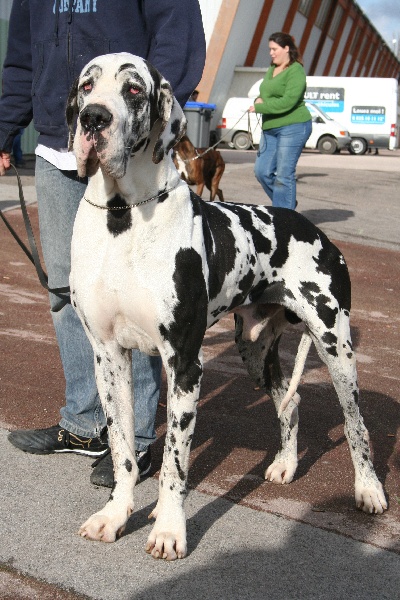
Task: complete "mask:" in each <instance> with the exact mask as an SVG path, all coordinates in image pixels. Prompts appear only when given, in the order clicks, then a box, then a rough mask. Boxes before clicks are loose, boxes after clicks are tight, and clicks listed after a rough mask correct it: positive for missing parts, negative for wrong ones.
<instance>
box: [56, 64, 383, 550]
mask: <svg viewBox="0 0 400 600" xmlns="http://www.w3.org/2000/svg"><path fill="white" fill-rule="evenodd" d="M76 115H78V118H77V130H76V135H75V139H74V144H73V147H74V150H75V154H76V158H77V163H78V172H79V174H80V175H81V176H84V175H89V176H90V180H89V185H88V188H87V191H86V193H85V196H84V198H83V199H82V202H81V204H80V207H79V211H78V214H77V218H76V222H75V228H74V235H73V242H72V272H71V281H70V282H71V290H72V292H71V293H72V299H73V304H74V306H75V308H76V310H77V311H78V313H79V315H80V318H81V320H82V323H83V324H84V327H85V329H86V332H87V334H88V336H89V338H90V341H91V343H92V345H93V349H94V354H95V368H96V377H97V384H98V388H99V393H100V396H101V400H102V404H103V407H104V411H105V414H106V415H107V423H108V429H109V436H110V445H111V450H112V457H113V463H114V468H115V482H116V483H115V486H114V488H113V491H112V493H111V496H110V499H109V501H108V502H107V504H106V505H105V507H104V509H103V510H101V511H99V512H97V513H96V514H94V515H93V516H91V517H90V518H89V519H88V521H86V523H84V524H83V525H82V527H81V529H80V534H81V535H82V536H84V537H87V538H89V539H93V540H102V541H106V542H111V541H114V540H115V539H116V537H117V536H118V535H119V534H120V533H121V532H122V531H123V530H124V527H125V524H126V521H127V519H128V518H129V516H130V514H131V513H132V511H133V507H134V502H133V489H134V486H135V482H136V480H137V477H138V469H137V466H136V462H135V452H134V450H135V448H134V433H133V432H134V415H133V409H132V381H131V357H130V354H131V352H130V349H131V348H139V349H140V350H142V351H144V352H146V353H149V354H158V353H159V354H160V355H161V357H162V360H163V364H164V367H165V371H166V375H167V379H168V428H167V434H166V442H165V448H164V458H163V464H162V469H161V475H160V486H159V499H158V503H157V506H156V508H155V509H154V511H153V513H152V516H153V517H155V518H156V522H155V525H154V528H153V530H152V532H151V534H150V536H149V539H148V542H147V546H146V550H147V552H149V553H151V554H152V555H153V556H154V557H156V558H158V557H160V558H166V559H168V560H172V559H175V558H182V557H184V556H185V554H186V524H185V513H184V508H183V504H184V499H185V495H186V484H187V475H188V464H189V451H190V444H191V440H192V436H193V431H194V426H195V420H196V407H197V403H198V400H199V392H200V381H201V377H202V372H203V368H202V350H201V346H202V341H203V337H204V334H205V331H206V329H207V328H208V327H210V326H211V325H212V324H213V323H215V322H216V321H218V319H220V318H221V317H223V316H224V315H227V314H228V313H235V315H236V343H237V346H238V349H239V352H240V354H241V356H242V358H243V360H244V362H245V364H246V365H247V368H248V370H249V373H250V374H251V375H252V377H254V379H255V380H256V381H257V382H258V384H260V385H262V386H263V388H264V389H265V390H266V391H267V392H268V394H270V396H271V397H272V399H273V401H274V403H275V406H276V408H277V411H278V414H279V419H280V426H281V437H282V447H281V450H280V451H279V452H278V454H277V455H276V457H275V460H274V461H273V463H272V465H271V466H270V467H269V468H268V469H267V471H266V474H265V476H266V478H267V479H269V480H271V481H275V482H277V483H288V482H290V481H291V480H292V479H293V476H294V474H295V471H296V467H297V444H296V438H297V429H298V407H297V404H298V400H299V396H298V394H297V392H296V387H297V383H298V380H299V377H300V373H301V370H302V367H303V365H304V360H305V356H306V354H307V351H308V347H309V344H310V341H311V340H312V341H313V342H314V344H315V346H316V348H317V350H318V353H319V355H320V357H321V358H322V360H323V361H324V362H325V363H326V365H327V366H328V369H329V371H330V374H331V376H332V380H333V383H334V386H335V388H336V391H337V394H338V396H339V400H340V403H341V405H342V408H343V411H344V416H345V431H346V436H347V439H348V442H349V446H350V452H351V457H352V460H353V464H354V469H355V497H356V504H357V506H358V507H359V508H361V509H363V510H364V511H365V512H367V513H382V512H383V510H384V509H386V508H387V504H386V500H385V495H384V492H383V489H382V486H381V484H380V482H379V481H378V479H377V477H376V475H375V472H374V469H373V466H372V463H371V460H370V450H369V444H368V433H367V430H366V428H365V426H364V424H363V420H362V417H361V416H360V412H359V408H358V387H357V374H356V364H355V356H354V351H353V348H352V345H351V339H350V327H349V311H350V280H349V275H348V271H347V268H346V264H345V261H344V259H343V256H342V255H341V253H340V252H339V250H338V249H337V248H336V247H335V246H334V245H333V244H332V243H331V242H330V241H329V240H328V239H327V237H326V236H325V235H324V234H323V233H322V232H321V231H320V230H319V229H317V228H316V227H314V226H313V225H312V224H311V223H310V222H308V221H307V220H306V219H305V218H303V217H302V216H301V215H299V214H298V213H296V212H294V211H291V210H286V209H279V208H275V209H274V208H265V207H263V206H248V205H240V204H230V203H228V202H225V203H213V204H210V203H207V202H203V201H202V200H201V199H200V198H198V197H197V196H196V195H195V194H193V193H192V192H191V190H190V189H189V188H188V186H187V185H186V183H184V182H183V181H182V180H181V179H180V177H179V173H178V172H177V170H176V169H175V167H174V165H173V162H172V159H171V156H170V154H171V153H170V150H171V148H172V147H173V146H174V144H175V143H176V141H177V140H178V139H179V137H180V136H181V135H182V133H183V131H184V128H185V119H184V115H183V112H182V110H181V108H180V107H179V105H178V103H177V102H176V100H174V98H173V95H172V92H171V87H170V85H169V84H168V82H167V81H166V80H165V79H163V77H162V76H161V75H160V74H159V73H158V72H157V71H156V70H155V69H154V68H153V67H152V66H151V65H150V64H149V63H147V62H146V61H144V60H142V59H140V58H138V57H136V56H132V55H129V54H114V55H106V56H100V57H98V58H96V59H94V60H93V61H91V62H90V63H89V64H88V65H87V66H86V67H85V68H84V69H83V71H82V74H81V76H80V78H79V80H78V81H77V82H76V84H75V86H74V89H73V90H72V91H71V94H70V98H69V105H68V108H67V120H68V123H69V125H70V127H71V128H72V126H73V122H74V119H75V117H76ZM300 321H302V322H303V323H304V328H305V333H304V334H303V338H302V341H301V344H300V348H299V352H298V357H297V363H296V366H295V370H294V376H293V378H292V384H291V386H290V388H289V384H288V382H287V381H286V379H285V378H284V376H283V374H282V372H281V368H280V364H279V357H278V343H279V339H280V336H281V334H282V332H283V330H284V329H285V327H286V326H287V325H288V323H289V322H300Z"/></svg>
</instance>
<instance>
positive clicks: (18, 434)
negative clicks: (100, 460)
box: [8, 425, 108, 456]
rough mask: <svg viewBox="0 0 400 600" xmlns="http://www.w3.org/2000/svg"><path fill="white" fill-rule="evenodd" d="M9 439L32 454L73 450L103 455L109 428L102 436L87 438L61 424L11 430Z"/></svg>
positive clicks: (76, 452) (17, 446) (104, 430)
mask: <svg viewBox="0 0 400 600" xmlns="http://www.w3.org/2000/svg"><path fill="white" fill-rule="evenodd" d="M8 440H9V442H11V444H12V445H13V446H15V447H16V448H19V449H20V450H23V451H24V452H30V453H31V454H54V453H56V452H73V453H74V454H86V455H87V456H102V455H103V454H104V453H105V452H107V449H108V443H107V428H106V427H105V428H104V429H103V431H102V433H101V436H100V438H87V437H82V436H79V435H75V434H74V433H70V432H69V431H67V430H66V429H63V428H62V427H60V426H59V425H53V427H48V428H47V429H27V430H24V429H18V430H17V431H11V433H9V435H8Z"/></svg>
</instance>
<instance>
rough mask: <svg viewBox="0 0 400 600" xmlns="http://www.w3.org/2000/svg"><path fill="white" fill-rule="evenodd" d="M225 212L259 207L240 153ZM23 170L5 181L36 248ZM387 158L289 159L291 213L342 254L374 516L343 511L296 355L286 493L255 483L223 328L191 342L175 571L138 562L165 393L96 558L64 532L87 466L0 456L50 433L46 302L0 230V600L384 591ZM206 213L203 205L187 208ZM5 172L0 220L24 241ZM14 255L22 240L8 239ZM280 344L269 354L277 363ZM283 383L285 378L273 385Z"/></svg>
mask: <svg viewBox="0 0 400 600" xmlns="http://www.w3.org/2000/svg"><path fill="white" fill-rule="evenodd" d="M223 157H224V159H225V161H226V170H225V173H224V176H223V178H222V180H221V187H222V189H223V191H224V195H225V198H226V199H227V200H228V199H229V200H231V201H241V202H248V203H260V204H261V203H262V204H264V203H266V202H267V201H266V197H265V195H264V193H263V191H262V190H261V188H260V186H259V184H258V183H257V182H256V181H255V179H254V176H253V164H254V158H255V155H254V152H251V151H250V152H246V153H242V152H237V151H230V150H224V151H223ZM33 165H34V160H33V157H28V159H27V168H26V169H23V170H21V175H22V180H23V185H24V191H25V196H26V197H27V200H28V202H29V203H30V206H29V212H30V216H31V220H32V224H33V227H34V229H35V231H36V232H37V207H36V204H35V190H34V180H33V177H32V175H33V171H32V168H33ZM399 189H400V151H395V152H392V153H390V152H388V151H387V152H385V151H381V153H380V154H379V155H378V156H375V155H365V156H361V157H354V156H351V155H349V154H347V153H342V154H340V155H334V156H322V155H320V154H318V153H316V152H312V151H306V152H304V153H303V154H302V156H301V158H300V161H299V166H298V201H299V207H298V210H299V211H300V212H302V213H303V214H304V215H305V216H307V217H308V218H310V220H312V221H313V222H314V223H316V224H317V225H318V226H319V227H320V228H321V229H323V231H325V232H326V233H327V234H328V235H329V236H330V237H331V238H332V239H334V240H335V241H336V243H337V245H338V246H339V247H340V249H341V250H342V251H343V253H344V255H345V257H346V259H347V262H348V264H349V269H350V274H351V277H352V287H353V310H352V334H353V341H354V344H355V348H356V351H357V358H358V371H359V382H360V388H361V400H362V402H361V408H362V412H363V414H364V419H365V421H366V424H367V427H368V429H369V431H370V435H371V444H372V448H373V457H374V463H375V466H376V470H377V474H378V476H379V478H380V479H381V481H382V482H383V484H384V487H385V490H386V493H387V497H388V500H389V510H388V511H387V512H386V513H385V514H384V515H382V516H369V515H364V514H363V513H360V512H359V511H356V510H355V507H354V498H353V470H352V465H351V461H350V458H349V453H348V449H347V445H346V442H345V440H344V435H343V417H342V414H341V411H340V409H339V406H338V402H337V399H336V396H335V394H334V392H333V389H332V385H331V383H330V380H329V377H328V375H327V372H326V369H325V368H324V366H323V365H321V363H320V361H319V359H318V357H317V356H316V355H315V353H311V354H310V357H309V360H308V362H307V367H306V370H305V372H304V376H303V378H302V384H301V388H300V393H301V395H302V404H301V410H300V435H299V456H300V463H299V470H298V474H297V475H296V478H295V480H294V481H293V483H292V484H290V485H288V486H277V485H274V484H271V483H266V482H264V480H263V472H264V470H265V467H266V466H267V465H268V463H269V462H270V461H271V458H272V457H273V456H274V454H275V453H276V451H277V450H278V440H279V433H278V430H277V424H276V420H275V418H274V411H273V407H272V406H271V402H270V400H269V399H268V397H267V396H266V395H263V394H262V392H261V391H260V390H258V389H257V388H255V387H254V384H252V382H251V381H250V380H249V379H248V377H247V374H246V372H245V371H244V369H243V366H242V364H241V360H240V358H238V356H237V355H236V353H235V350H234V343H233V336H232V322H231V320H229V319H228V318H226V319H223V320H222V321H221V322H220V323H219V324H218V325H217V326H216V327H214V328H212V329H211V330H210V332H209V333H208V334H207V337H206V339H205V342H204V355H205V375H204V380H203V386H202V400H201V402H200V408H199V415H198V422H197V426H196V434H195V438H194V441H193V451H192V459H191V470H190V479H189V487H190V493H189V496H188V499H187V502H186V510H187V518H188V522H187V530H188V550H189V552H188V556H187V557H186V558H185V559H184V560H181V561H175V562H174V563H165V562H164V561H155V560H153V559H152V558H151V557H150V556H148V555H147V554H146V553H145V552H144V545H145V542H146V538H147V536H148V534H149V532H150V528H151V522H149V521H148V518H147V517H148V515H149V514H150V512H151V510H152V508H153V507H154V505H155V502H156V499H157V490H158V479H157V477H158V473H159V468H160V465H161V459H162V444H163V440H164V434H165V422H166V391H165V385H164V386H163V390H162V393H161V398H160V407H159V414H158V421H157V433H158V440H157V442H156V443H155V444H154V448H153V476H152V477H150V478H148V479H147V480H145V481H144V482H142V483H140V484H139V485H138V486H137V488H136V492H135V499H136V507H135V512H134V514H133V515H132V517H131V518H130V520H129V523H128V527H127V531H126V533H125V535H124V536H123V537H122V538H121V539H120V540H119V541H118V542H116V543H114V544H101V543H94V542H88V541H85V540H84V539H82V538H80V537H79V536H78V535H77V530H78V527H79V525H80V524H81V523H82V522H83V521H84V520H85V519H86V518H87V517H88V516H89V515H90V514H91V513H92V512H94V511H96V510H98V509H99V508H101V507H102V506H103V505H104V503H105V501H106V499H107V497H108V493H109V491H108V490H106V489H102V488H97V487H93V486H91V485H90V483H89V475H90V471H91V462H92V461H91V459H89V458H86V457H79V456H75V455H62V456H61V455H51V456H34V455H29V454H25V453H22V452H19V451H18V450H16V449H15V448H13V447H12V446H11V445H10V444H9V443H8V441H7V432H8V430H10V429H15V428H18V427H20V428H22V427H23V428H29V427H46V426H49V425H52V424H54V423H55V422H57V418H58V411H59V408H60V406H61V404H62V390H63V378H62V373H61V368H60V363H59V359H58V356H57V348H56V343H55V339H54V333H53V329H52V324H51V321H50V317H49V314H48V307H47V298H46V292H45V291H44V290H43V289H42V288H41V287H40V285H39V283H38V282H37V278H36V274H35V272H34V269H33V267H32V265H31V264H30V263H29V261H28V260H27V258H26V257H25V255H24V254H23V253H22V251H21V250H20V248H19V247H18V246H17V245H16V243H15V241H14V240H13V239H12V238H11V236H10V234H9V233H8V231H7V230H6V228H5V227H4V225H3V224H2V223H0V297H1V305H0V306H1V308H0V318H1V323H2V325H1V330H0V333H1V353H2V356H1V361H0V464H1V474H2V486H1V489H0V499H1V513H0V532H1V539H0V598H1V599H2V600H11V599H12V600H30V599H40V600H67V599H69V600H79V599H83V598H86V599H90V600H117V599H118V600H142V599H143V600H145V599H146V600H152V599H153V598H154V599H156V598H157V600H158V599H160V598H166V597H170V596H171V595H174V596H177V597H188V598H191V599H193V600H197V599H199V600H200V599H202V600H203V599H213V600H214V599H216V598H222V599H227V600H228V599H229V600H239V599H240V600H241V599H242V598H244V597H245V598H248V599H249V600H253V599H254V600H261V599H264V598H270V599H271V600H275V599H276V600H292V599H293V600H294V599H297V598H300V599H304V600H313V599H321V598H330V599H333V600H342V599H343V600H344V599H346V600H347V599H348V598H351V599H352V600H364V599H366V598H370V597H375V598H377V599H379V600H381V599H388V600H389V599H390V600H393V599H394V598H396V597H398V594H399V589H400V453H399V448H400V428H399V424H400V386H399V380H400V377H399V369H398V365H399V355H400V336H399V321H400V318H399V314H400V311H399V308H400V300H399V297H400V265H399V250H400V234H399V231H400V193H399ZM204 197H205V198H206V197H207V195H206V192H205V193H204ZM17 198H18V190H17V187H16V181H15V176H14V175H12V174H9V175H7V176H6V177H4V178H2V179H1V180H0V208H2V209H4V208H6V209H7V210H6V213H5V214H6V217H7V219H9V220H10V222H11V223H12V225H13V226H14V227H15V229H16V230H17V231H18V233H19V234H20V235H21V237H24V227H23V222H22V218H21V215H20V212H19V210H18V209H15V208H14V207H15V204H16V200H17ZM24 239H25V238H24ZM298 335H299V333H298V331H297V330H296V328H295V327H293V329H292V330H291V332H290V335H289V336H288V339H287V340H286V342H285V345H284V346H283V362H284V365H287V367H288V368H290V365H291V364H292V362H293V359H294V356H295V353H296V345H297V341H298ZM289 372H290V371H289Z"/></svg>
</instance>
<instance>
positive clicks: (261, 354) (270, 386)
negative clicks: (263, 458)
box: [235, 308, 299, 483]
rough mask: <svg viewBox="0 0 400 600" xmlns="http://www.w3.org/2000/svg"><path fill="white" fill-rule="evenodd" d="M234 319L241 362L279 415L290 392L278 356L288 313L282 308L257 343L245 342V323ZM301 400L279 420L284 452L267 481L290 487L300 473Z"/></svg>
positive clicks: (276, 460) (289, 406) (270, 468)
mask: <svg viewBox="0 0 400 600" xmlns="http://www.w3.org/2000/svg"><path fill="white" fill-rule="evenodd" d="M235 318H236V335H235V341H236V343H237V346H238V349H239V352H240V355H241V357H242V360H243V361H244V363H245V365H246V367H247V370H248V372H249V374H250V376H251V377H252V378H253V379H254V380H255V381H256V382H257V384H258V385H259V386H260V387H262V388H264V389H265V391H266V392H267V393H268V394H269V395H270V396H271V398H272V400H273V402H274V405H275V408H276V411H277V413H279V409H280V406H281V403H282V400H283V399H284V397H285V395H286V393H287V390H288V382H287V380H286V378H285V377H284V375H283V373H282V369H281V366H280V361H279V355H278V346H279V341H280V336H281V334H282V332H283V331H284V329H285V328H286V326H287V325H288V321H287V320H286V318H285V310H284V308H280V309H279V310H278V311H277V312H276V313H275V314H274V315H273V317H272V318H271V319H269V320H268V321H267V323H266V325H265V327H264V329H263V330H262V331H261V332H260V335H259V337H258V339H257V340H256V341H246V340H245V339H243V335H242V333H243V319H242V317H239V316H236V317H235ZM298 400H299V398H297V397H296V398H295V399H293V398H291V399H290V401H289V405H288V406H287V408H286V410H284V411H283V412H282V414H280V416H279V422H280V429H281V448H280V450H279V452H278V453H277V455H276V456H275V459H274V461H273V463H272V464H271V465H270V466H269V467H268V469H267V470H266V472H265V478H266V479H269V480H270V481H273V482H275V483H290V482H291V481H292V479H293V477H294V474H295V472H296V469H297V463H298V460H297V432H298V407H297V402H298ZM296 401H297V402H296Z"/></svg>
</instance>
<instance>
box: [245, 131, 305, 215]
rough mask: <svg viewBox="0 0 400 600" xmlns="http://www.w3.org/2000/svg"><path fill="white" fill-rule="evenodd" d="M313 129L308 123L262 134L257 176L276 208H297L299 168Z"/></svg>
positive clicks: (255, 169) (256, 167)
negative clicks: (300, 159)
mask: <svg viewBox="0 0 400 600" xmlns="http://www.w3.org/2000/svg"><path fill="white" fill-rule="evenodd" d="M311 127H312V125H311V121H307V122H306V123H295V124H294V125H285V126H284V127H275V128H274V129H267V130H265V131H263V132H262V136H261V140H260V147H259V150H258V152H257V158H256V163H255V165H254V173H255V176H256V178H257V179H258V181H259V182H260V183H261V185H262V187H263V188H264V191H265V192H266V194H267V195H268V197H269V198H270V199H271V200H272V205H273V206H280V207H283V208H291V209H293V210H294V209H295V208H296V165H297V162H298V160H299V158H300V154H301V151H302V149H303V147H304V144H305V143H306V141H307V140H308V138H309V137H310V135H311Z"/></svg>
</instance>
